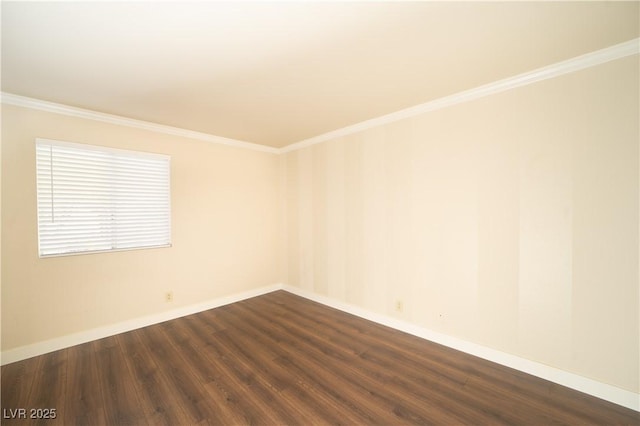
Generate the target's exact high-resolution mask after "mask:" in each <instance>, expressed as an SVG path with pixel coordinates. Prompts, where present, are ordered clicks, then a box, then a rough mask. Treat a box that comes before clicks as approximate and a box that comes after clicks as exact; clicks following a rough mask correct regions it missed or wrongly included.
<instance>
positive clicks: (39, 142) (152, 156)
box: [34, 138, 173, 259]
mask: <svg viewBox="0 0 640 426" xmlns="http://www.w3.org/2000/svg"><path fill="white" fill-rule="evenodd" d="M39 146H51V147H63V148H64V147H67V148H72V149H77V150H84V151H87V152H90V151H94V152H97V153H101V154H107V155H109V154H111V155H116V156H119V159H120V160H123V159H127V158H128V159H132V158H141V159H145V160H158V161H163V162H166V198H167V201H166V220H167V225H166V228H163V229H165V230H166V232H167V236H168V238H167V239H166V241H167V242H166V243H162V244H153V245H138V246H130V247H117V243H116V242H115V239H116V238H117V232H115V226H117V224H115V223H114V224H113V225H112V227H110V228H109V229H110V231H109V232H110V233H111V238H112V241H113V242H112V247H111V248H108V249H102V248H101V249H91V248H86V247H85V248H84V249H80V250H67V251H60V252H56V253H43V247H42V240H43V238H42V235H41V222H42V218H41V203H42V202H44V201H43V200H41V196H40V191H39V179H40V178H39V177H38V174H39V173H40V172H41V171H42V170H41V169H40V167H39V163H38V161H39V160H38V147H39ZM34 148H35V169H36V170H35V173H36V176H35V177H36V181H35V187H36V188H35V192H36V219H37V220H36V233H37V235H36V236H37V239H38V257H39V258H41V259H46V258H50V257H61V256H78V255H86V254H97V253H111V252H119V251H131V250H147V249H157V248H169V247H172V245H173V244H172V241H173V233H172V220H171V217H172V216H171V205H172V199H171V156H170V155H167V154H160V153H152V152H144V151H133V150H127V149H120V148H112V147H107V146H102V145H93V144H85V143H77V142H67V141H60V140H54V139H46V138H36V139H35V144H34ZM50 167H53V163H51V166H50ZM115 170H116V168H114V169H113V170H112V172H114V173H117V172H116V171H115ZM52 175H53V170H52ZM111 183H113V184H115V183H116V181H115V180H112V181H111ZM50 194H51V196H53V194H54V190H52V192H50ZM53 202H55V201H53ZM110 203H111V205H110V206H109V207H108V208H109V209H113V208H114V206H113V200H110ZM52 211H53V213H55V208H54V207H52ZM162 211H163V212H165V210H162ZM53 213H52V214H53ZM141 217H143V215H141ZM87 235H89V233H87ZM95 235H96V236H97V235H99V234H97V233H96V234H95ZM69 241H72V240H71V239H70V240H69ZM45 251H47V250H46V249H45Z"/></svg>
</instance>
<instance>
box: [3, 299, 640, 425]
mask: <svg viewBox="0 0 640 426" xmlns="http://www.w3.org/2000/svg"><path fill="white" fill-rule="evenodd" d="M1 370H2V371H1V375H2V376H1V379H2V397H1V400H2V414H3V419H2V423H3V424H6V425H14V424H18V425H27V424H47V425H145V424H149V425H205V424H215V425H241V424H265V425H274V424H286V425H323V424H331V425H339V424H346V425H395V424H438V425H457V424H473V425H478V424H491V425H495V424H517V425H529V424H531V425H550V424H569V425H585V424H598V425H612V424H635V425H638V424H640V413H637V412H635V411H632V410H629V409H625V408H623V407H620V406H617V405H614V404H611V403H608V402H606V401H602V400H599V399H596V398H593V397H590V396H588V395H585V394H582V393H579V392H576V391H573V390H570V389H567V388H565V387H562V386H559V385H556V384H553V383H550V382H547V381H545V380H542V379H538V378H535V377H532V376H529V375H527V374H524V373H521V372H518V371H515V370H512V369H509V368H506V367H502V366H499V365H497V364H493V363H491V362H488V361H484V360H482V359H479V358H475V357H473V356H470V355H466V354H463V353H461V352H457V351H455V350H452V349H449V348H446V347H443V346H440V345H437V344H434V343H430V342H427V341H425V340H422V339H419V338H416V337H414V336H410V335H407V334H404V333H401V332H398V331H395V330H392V329H389V328H387V327H384V326H381V325H378V324H375V323H371V322H369V321H366V320H363V319H361V318H357V317H354V316H351V315H348V314H345V313H343V312H340V311H337V310H334V309H331V308H328V307H326V306H323V305H319V304H317V303H314V302H311V301H308V300H306V299H303V298H300V297H297V296H294V295H292V294H290V293H287V292H284V291H277V292H274V293H269V294H267V295H264V296H260V297H256V298H253V299H248V300H245V301H242V302H238V303H234V304H231V305H227V306H223V307H220V308H217V309H212V310H209V311H205V312H202V313H199V314H195V315H191V316H187V317H184V318H180V319H176V320H173V321H168V322H165V323H162V324H157V325H154V326H150V327H146V328H143V329H139V330H135V331H132V332H128V333H124V334H120V335H117V336H113V337H108V338H105V339H101V340H97V341H94V342H90V343H86V344H83V345H78V346H74V347H72V348H68V349H64V350H60V351H57V352H53V353H50V354H46V355H42V356H38V357H35V358H31V359H28V360H24V361H21V362H16V363H13V364H9V365H6V366H4V367H2V369H1ZM19 408H24V409H26V416H27V417H29V416H30V414H32V413H31V412H30V409H39V408H40V409H52V408H55V410H56V411H55V413H56V418H55V419H48V420H45V419H29V418H27V419H19V418H7V417H12V414H13V416H14V417H15V414H16V413H17V412H16V411H15V410H16V409H19ZM34 413H35V414H38V412H34ZM42 413H43V412H40V413H39V414H42Z"/></svg>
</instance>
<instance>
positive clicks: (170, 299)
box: [164, 291, 173, 303]
mask: <svg viewBox="0 0 640 426" xmlns="http://www.w3.org/2000/svg"><path fill="white" fill-rule="evenodd" d="M164 301H165V302H167V303H169V302H173V292H172V291H168V292H166V293H165V294H164Z"/></svg>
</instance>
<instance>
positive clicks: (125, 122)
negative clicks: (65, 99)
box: [2, 92, 278, 154]
mask: <svg viewBox="0 0 640 426" xmlns="http://www.w3.org/2000/svg"><path fill="white" fill-rule="evenodd" d="M2 103H3V104H6V105H15V106H19V107H24V108H31V109H36V110H40V111H46V112H52V113H55V114H62V115H68V116H71V117H77V118H84V119H87V120H94V121H100V122H103V123H108V124H115V125H118V126H125V127H132V128H135V129H142V130H149V131H152V132H156V133H164V134H167V135H171V136H180V137H184V138H189V139H196V140H201V141H205V142H211V143H215V144H220V145H227V146H233V147H236V148H244V149H252V150H255V151H261V152H269V153H272V154H277V153H278V149H277V148H272V147H270V146H265V145H259V144H255V143H251V142H245V141H240V140H236V139H229V138H225V137H222V136H215V135H210V134H208V133H201V132H195V131H193V130H186V129H181V128H179V127H172V126H165V125H163V124H157V123H152V122H149V121H142V120H135V119H133V118H127V117H122V116H119V115H112V114H105V113H102V112H98V111H91V110H88V109H83V108H76V107H72V106H68V105H63V104H58V103H54V102H48V101H43V100H40V99H34V98H29V97H26V96H20V95H14V94H13V93H7V92H2Z"/></svg>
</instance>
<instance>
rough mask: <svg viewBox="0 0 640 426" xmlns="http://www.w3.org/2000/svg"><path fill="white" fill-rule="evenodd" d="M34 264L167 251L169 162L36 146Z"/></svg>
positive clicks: (51, 144) (53, 144)
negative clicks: (41, 259)
mask: <svg viewBox="0 0 640 426" xmlns="http://www.w3.org/2000/svg"><path fill="white" fill-rule="evenodd" d="M36 169H37V194H38V246H39V251H40V257H45V256H55V255H63V254H78V253H87V252H96V251H109V250H127V249H134V248H148V247H167V246H170V245H171V200H170V157H169V156H166V155H160V154H149V153H140V152H133V151H124V150H116V149H111V148H105V147H97V146H91V145H84V144H75V143H69V142H59V141H51V140H45V139H37V140H36Z"/></svg>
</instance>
